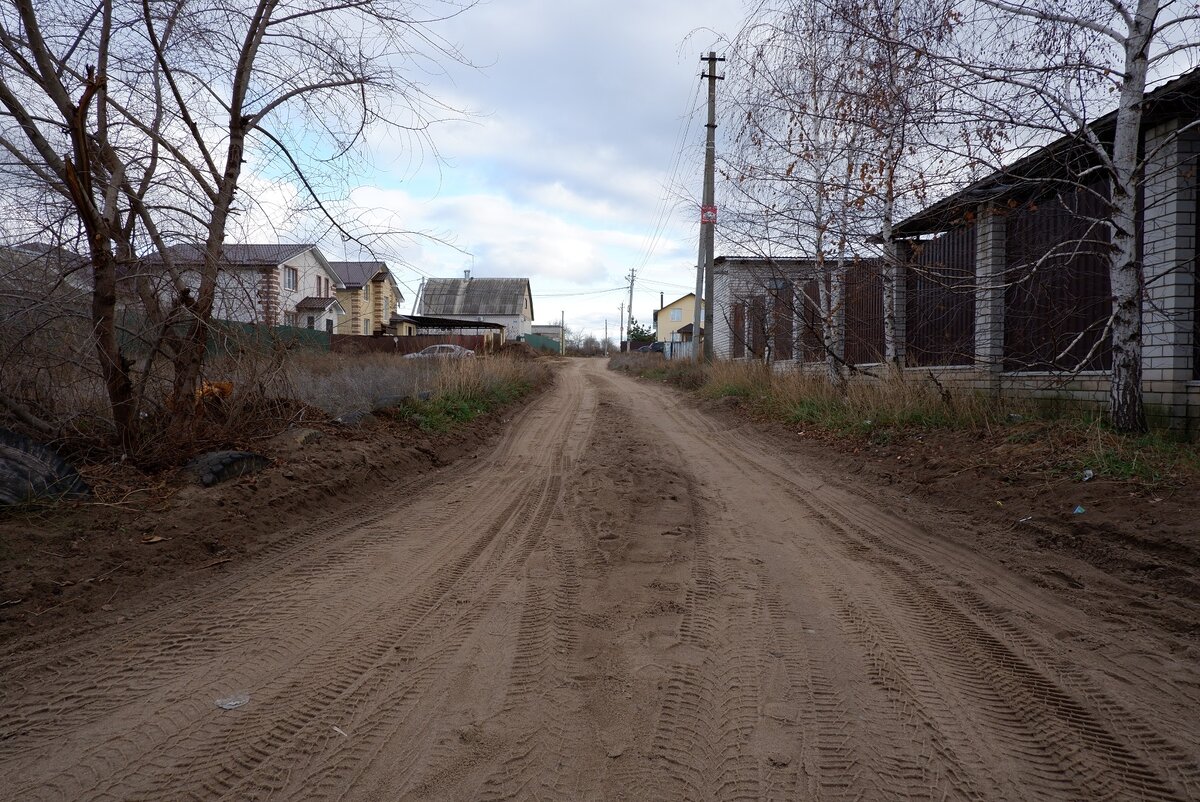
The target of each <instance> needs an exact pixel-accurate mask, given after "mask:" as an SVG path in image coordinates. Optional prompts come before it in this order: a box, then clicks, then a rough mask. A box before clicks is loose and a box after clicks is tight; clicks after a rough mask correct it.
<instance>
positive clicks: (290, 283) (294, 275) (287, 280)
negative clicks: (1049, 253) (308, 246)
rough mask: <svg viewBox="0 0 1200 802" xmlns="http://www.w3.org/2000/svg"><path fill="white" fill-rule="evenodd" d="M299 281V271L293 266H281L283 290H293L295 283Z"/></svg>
mask: <svg viewBox="0 0 1200 802" xmlns="http://www.w3.org/2000/svg"><path fill="white" fill-rule="evenodd" d="M299 283H300V271H299V270H297V269H296V268H294V267H284V268H283V288H284V289H285V290H294V289H296V285H297V284H299Z"/></svg>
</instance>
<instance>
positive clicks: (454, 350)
mask: <svg viewBox="0 0 1200 802" xmlns="http://www.w3.org/2000/svg"><path fill="white" fill-rule="evenodd" d="M471 356H475V352H474V351H472V350H471V349H470V348H463V347H462V346H461V345H450V344H449V343H446V344H444V345H427V346H425V347H424V348H422V349H421V350H420V351H417V352H416V353H415V354H405V355H404V358H405V359H463V358H465V357H471Z"/></svg>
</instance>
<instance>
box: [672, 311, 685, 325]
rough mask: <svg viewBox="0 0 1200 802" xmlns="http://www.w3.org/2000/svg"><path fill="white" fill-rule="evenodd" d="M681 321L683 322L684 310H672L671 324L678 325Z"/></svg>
mask: <svg viewBox="0 0 1200 802" xmlns="http://www.w3.org/2000/svg"><path fill="white" fill-rule="evenodd" d="M681 320H683V310H682V309H672V310H671V322H672V323H678V322H679V321H681Z"/></svg>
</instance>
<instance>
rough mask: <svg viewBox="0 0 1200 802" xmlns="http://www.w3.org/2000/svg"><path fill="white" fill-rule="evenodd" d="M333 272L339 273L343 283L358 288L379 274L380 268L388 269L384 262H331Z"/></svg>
mask: <svg viewBox="0 0 1200 802" xmlns="http://www.w3.org/2000/svg"><path fill="white" fill-rule="evenodd" d="M329 266H330V267H332V268H333V272H334V273H337V274H338V278H340V279H341V280H342V283H343V284H345V285H346V286H347V287H349V288H351V289H357V288H359V287H361V286H362V285H364V284H366V283H367V282H368V281H370V280H371V279H373V278H375V276H376V275H378V273H379V271H380V270H383V271H385V272H386V271H387V269H388V267H387V265H386V264H384V263H383V262H330V263H329Z"/></svg>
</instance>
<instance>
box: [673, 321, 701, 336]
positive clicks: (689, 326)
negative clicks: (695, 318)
mask: <svg viewBox="0 0 1200 802" xmlns="http://www.w3.org/2000/svg"><path fill="white" fill-rule="evenodd" d="M678 331H679V333H680V334H691V333H692V324H691V323H689V324H687V325H686V326H680V327H679V329H678ZM700 333H701V334H703V333H704V327H703V326H701V327H700Z"/></svg>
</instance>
